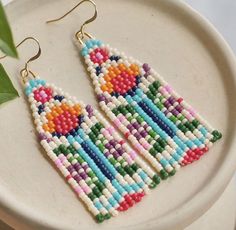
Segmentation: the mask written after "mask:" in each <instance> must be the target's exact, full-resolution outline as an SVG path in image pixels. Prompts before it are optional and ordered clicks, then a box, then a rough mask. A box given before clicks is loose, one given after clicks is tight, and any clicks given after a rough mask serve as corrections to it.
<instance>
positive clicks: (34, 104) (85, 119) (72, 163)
mask: <svg viewBox="0 0 236 230" xmlns="http://www.w3.org/2000/svg"><path fill="white" fill-rule="evenodd" d="M25 93H26V95H27V96H28V100H29V102H30V104H31V109H32V111H33V117H34V122H35V125H36V129H37V131H38V133H39V139H40V143H41V144H42V146H43V147H44V149H45V150H46V152H47V155H48V156H49V158H50V159H51V160H52V161H53V162H54V163H55V165H56V167H57V168H58V169H59V171H61V173H62V174H63V176H64V177H65V179H66V181H67V182H68V183H69V184H70V185H71V187H72V188H73V190H74V191H75V192H76V194H77V195H78V196H79V198H80V199H81V200H82V201H83V202H84V203H85V205H86V206H87V207H88V210H89V211H90V212H91V213H92V215H93V216H95V218H96V219H97V221H98V222H102V221H103V220H105V219H109V218H110V217H111V216H116V215H117V214H118V212H120V211H125V210H127V209H128V208H130V207H132V206H133V205H134V204H135V203H137V202H139V201H140V200H141V199H142V197H143V196H144V195H145V194H147V193H148V191H149V188H154V187H155V186H156V185H157V184H158V183H159V182H160V180H159V177H158V175H157V174H155V173H154V171H153V170H152V169H151V168H150V167H149V166H148V165H147V164H146V163H145V162H144V161H142V160H141V159H140V158H139V156H138V155H137V154H136V152H134V151H132V150H131V149H130V148H129V147H128V145H127V144H126V143H125V141H124V140H122V139H121V138H120V136H119V135H118V134H117V133H116V132H115V131H114V129H113V128H112V127H110V126H109V125H108V124H107V122H106V121H104V119H103V117H102V116H101V115H100V114H99V113H98V112H97V111H96V110H94V109H93V108H92V107H91V106H90V105H84V104H83V103H82V102H78V101H77V100H76V99H75V98H72V97H70V96H69V95H67V94H65V93H64V92H63V91H62V90H61V89H59V88H57V87H55V86H54V85H50V84H48V83H46V82H45V81H44V80H41V79H39V78H36V79H32V80H29V81H28V82H27V83H26V85H25Z"/></svg>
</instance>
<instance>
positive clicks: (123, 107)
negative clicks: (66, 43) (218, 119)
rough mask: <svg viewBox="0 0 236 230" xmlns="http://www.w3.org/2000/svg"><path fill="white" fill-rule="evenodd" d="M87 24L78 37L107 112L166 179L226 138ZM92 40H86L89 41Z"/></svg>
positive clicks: (151, 72) (145, 66)
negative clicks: (97, 35) (95, 35)
mask: <svg viewBox="0 0 236 230" xmlns="http://www.w3.org/2000/svg"><path fill="white" fill-rule="evenodd" d="M83 2H89V3H91V4H92V5H93V6H94V8H95V13H94V15H93V17H91V18H90V19H88V20H87V21H85V22H84V23H83V25H82V26H81V28H80V30H79V31H78V32H77V33H76V34H75V37H76V40H77V43H78V45H79V48H80V49H81V55H82V56H83V57H84V59H85V63H86V65H87V66H88V67H87V70H88V71H89V73H90V75H91V78H92V81H93V85H94V89H95V93H96V95H97V98H98V101H99V105H100V107H101V109H102V110H103V111H104V112H105V113H106V114H107V116H108V117H109V118H110V120H111V121H112V122H113V124H114V125H115V126H116V127H117V128H118V129H119V130H120V131H121V132H122V133H123V134H124V136H125V138H126V139H128V140H129V141H130V142H131V144H132V146H133V148H134V149H136V150H137V151H138V152H139V153H140V155H142V156H143V157H144V158H145V159H146V160H147V161H148V162H149V163H150V164H151V165H152V166H153V168H155V170H156V171H157V172H158V174H159V175H160V177H161V178H162V179H166V178H168V176H172V175H174V174H175V172H176V170H178V169H179V168H180V167H181V166H184V165H187V164H190V163H192V162H194V161H196V160H198V159H199V158H200V157H201V156H202V155H204V154H205V153H206V152H207V151H208V150H209V148H210V147H211V146H212V144H213V143H214V142H216V141H217V140H218V139H220V138H221V137H222V135H221V133H220V132H218V131H217V130H215V129H213V128H212V127H211V126H210V125H209V124H208V123H207V122H206V121H205V120H204V119H203V118H202V117H201V116H200V115H199V114H198V113H196V112H195V111H194V109H193V108H192V107H190V106H189V105H188V104H187V103H186V101H184V100H183V98H182V97H181V96H179V95H178V94H177V93H176V92H175V91H174V90H173V89H172V88H171V86H170V85H169V84H168V83H167V82H166V81H165V80H164V79H163V78H162V77H161V76H160V75H159V74H158V73H156V72H155V71H154V70H153V69H152V68H150V66H149V65H148V64H142V63H140V62H139V61H137V60H134V59H133V58H128V57H127V56H126V55H125V54H123V53H120V52H119V51H118V50H116V49H113V48H111V47H110V46H109V45H105V44H104V43H103V42H101V41H99V40H96V39H94V38H93V37H92V36H91V35H90V34H88V33H86V32H85V31H84V27H85V25H87V24H88V23H91V22H92V21H94V20H95V19H96V18H97V8H96V4H95V3H94V2H93V1H92V0H83V1H81V2H79V3H78V4H77V5H76V6H75V7H73V8H72V9H71V10H70V11H69V12H67V13H66V14H64V15H63V16H61V17H59V18H57V19H54V20H50V21H48V22H47V23H51V22H56V21H59V20H61V19H63V18H64V17H66V16H67V15H69V14H70V13H71V12H72V11H73V10H75V9H76V8H77V7H78V6H79V5H81V4H82V3H83ZM84 40H86V42H84Z"/></svg>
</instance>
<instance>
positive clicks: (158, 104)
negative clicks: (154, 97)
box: [156, 102, 164, 110]
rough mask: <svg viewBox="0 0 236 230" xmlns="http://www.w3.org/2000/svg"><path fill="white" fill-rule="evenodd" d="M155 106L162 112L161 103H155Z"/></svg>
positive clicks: (162, 106)
mask: <svg viewBox="0 0 236 230" xmlns="http://www.w3.org/2000/svg"><path fill="white" fill-rule="evenodd" d="M156 106H157V107H158V108H159V109H160V110H162V109H163V108H164V105H163V104H162V103H161V102H157V103H156Z"/></svg>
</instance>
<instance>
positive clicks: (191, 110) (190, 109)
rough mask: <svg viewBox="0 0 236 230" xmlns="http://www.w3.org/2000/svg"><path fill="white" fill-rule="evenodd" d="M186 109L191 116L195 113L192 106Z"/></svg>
mask: <svg viewBox="0 0 236 230" xmlns="http://www.w3.org/2000/svg"><path fill="white" fill-rule="evenodd" d="M188 111H189V112H190V114H191V115H192V116H195V115H196V112H195V110H194V109H193V108H189V110H188Z"/></svg>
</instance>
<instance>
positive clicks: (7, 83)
mask: <svg viewBox="0 0 236 230" xmlns="http://www.w3.org/2000/svg"><path fill="white" fill-rule="evenodd" d="M16 97H19V94H18V92H17V91H16V89H15V88H14V86H13V84H12V82H11V80H10V78H9V77H8V75H7V73H6V71H5V69H4V68H3V66H2V64H1V63H0V104H2V103H4V102H7V101H10V100H13V99H14V98H16Z"/></svg>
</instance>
